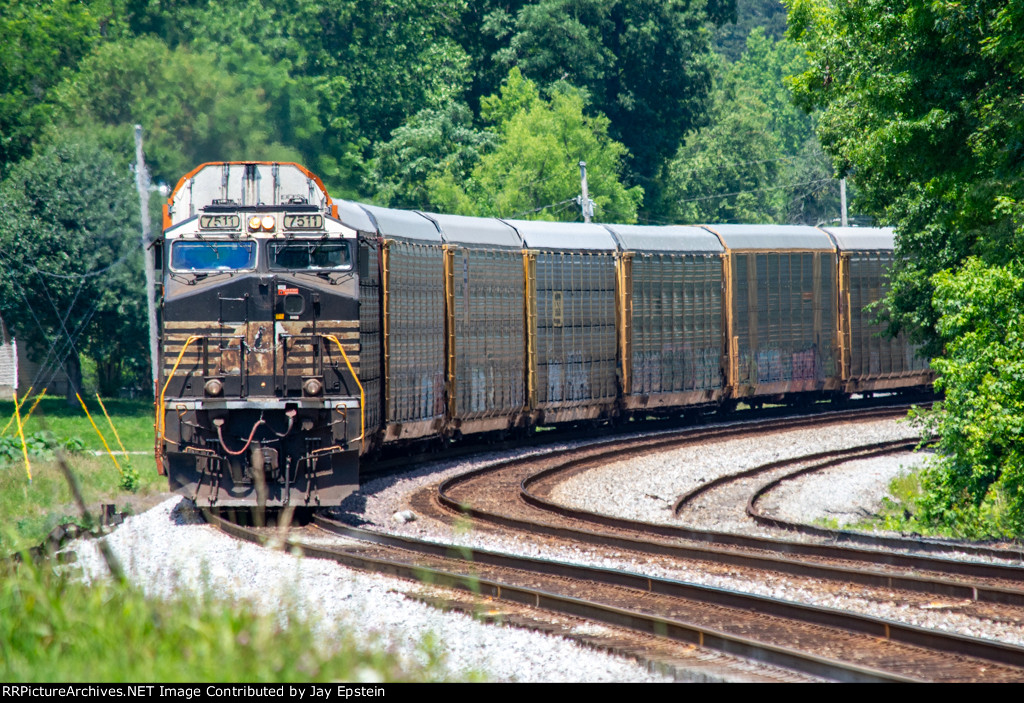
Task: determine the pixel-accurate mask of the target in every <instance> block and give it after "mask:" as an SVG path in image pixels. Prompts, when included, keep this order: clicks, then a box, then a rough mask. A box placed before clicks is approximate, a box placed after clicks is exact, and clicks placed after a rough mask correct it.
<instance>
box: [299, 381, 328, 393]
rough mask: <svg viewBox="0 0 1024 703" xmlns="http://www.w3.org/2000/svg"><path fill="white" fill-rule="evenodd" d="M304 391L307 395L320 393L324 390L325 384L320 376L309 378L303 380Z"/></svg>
mask: <svg viewBox="0 0 1024 703" xmlns="http://www.w3.org/2000/svg"><path fill="white" fill-rule="evenodd" d="M302 392H303V393H304V394H305V395H314V396H315V395H320V394H321V393H323V392H324V384H323V381H321V380H320V379H319V378H307V379H306V380H305V381H303V382H302Z"/></svg>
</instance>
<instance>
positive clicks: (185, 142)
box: [0, 0, 1024, 534]
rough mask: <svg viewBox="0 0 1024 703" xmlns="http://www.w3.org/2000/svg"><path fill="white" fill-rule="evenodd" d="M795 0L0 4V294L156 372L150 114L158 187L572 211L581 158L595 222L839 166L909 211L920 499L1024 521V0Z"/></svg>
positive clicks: (863, 194)
mask: <svg viewBox="0 0 1024 703" xmlns="http://www.w3.org/2000/svg"><path fill="white" fill-rule="evenodd" d="M787 5H788V14H787V7H784V6H783V5H782V4H781V3H780V2H779V0H479V1H473V2H470V0H274V1H266V0H54V1H53V2H47V3H39V2H29V1H28V0H22V1H18V0H0V35H2V36H3V37H4V41H3V43H2V44H0V179H2V180H0V264H2V267H0V314H2V315H3V318H4V320H5V322H6V323H7V324H8V325H9V326H10V327H11V328H12V329H14V330H16V331H17V334H18V335H19V338H20V339H23V340H24V341H25V343H27V344H29V345H30V346H31V347H32V348H33V349H34V350H35V352H36V353H37V354H38V355H39V356H40V357H54V358H58V359H63V360H64V363H65V365H66V366H67V367H68V370H69V372H70V373H71V374H72V375H73V376H77V375H79V374H80V373H81V366H80V362H81V361H84V362H85V365H86V366H87V367H88V368H89V369H90V373H94V374H95V381H96V383H98V385H99V386H100V388H101V390H102V391H104V392H106V393H112V392H116V391H117V389H118V388H121V387H123V386H126V385H127V386H136V387H139V388H145V387H147V386H148V383H149V381H147V380H146V377H147V375H148V374H147V368H148V365H147V361H146V359H147V355H148V348H147V345H146V336H145V330H144V328H143V325H142V321H143V320H145V314H144V308H145V303H144V298H143V295H142V292H141V291H142V274H141V247H140V241H139V217H140V216H139V206H138V199H137V197H136V196H135V193H134V174H133V173H132V171H131V164H132V162H133V155H134V144H133V126H134V125H135V124H141V125H142V126H143V129H144V134H145V149H146V159H147V163H148V166H149V169H150V171H151V174H152V178H153V181H154V183H155V185H154V188H157V187H159V186H160V185H161V184H163V185H167V184H170V185H173V184H174V183H175V182H176V181H177V179H178V178H179V177H180V176H181V175H182V174H183V173H185V172H186V171H187V170H189V169H191V168H192V167H194V166H195V165H197V164H199V163H201V162H204V161H211V160H228V159H252V160H291V161H298V162H301V163H303V164H305V165H307V166H308V167H309V168H310V169H312V170H313V171H314V172H316V173H317V174H318V175H320V176H321V177H322V178H323V179H324V181H325V182H326V184H327V185H328V187H329V190H330V191H331V193H332V194H333V195H334V196H336V197H344V198H351V199H358V200H362V201H367V202H373V203H377V204H382V205H390V206H394V207H403V208H420V209H426V210H435V211H444V212H453V213H463V214H472V215H495V216H503V217H527V218H544V219H561V220H575V219H579V218H580V215H579V208H578V207H577V206H576V205H575V203H574V202H573V198H574V197H575V196H576V195H577V194H578V192H579V173H578V168H577V164H578V162H579V161H580V160H584V161H586V162H587V164H588V175H589V186H590V194H591V197H592V198H593V199H594V201H595V204H596V219H597V220H598V221H606V222H609V221H616V222H639V223H649V224H661V223H698V222H775V223H807V224H817V223H821V222H829V221H833V220H834V219H835V218H836V217H838V181H837V180H836V179H837V178H838V177H846V178H847V179H848V183H849V193H850V197H851V201H852V204H853V209H854V211H855V212H857V213H858V214H861V215H864V216H867V217H870V218H873V219H874V221H876V222H879V223H883V224H891V225H895V226H896V227H897V228H898V231H899V234H900V236H899V244H898V246H899V250H900V254H901V263H900V265H899V267H898V268H897V271H896V272H895V274H894V279H893V283H894V286H893V293H892V295H891V296H890V300H889V305H888V306H887V307H885V308H884V309H882V310H880V311H879V314H880V315H881V316H882V317H883V318H884V319H886V320H887V321H888V322H889V326H890V328H891V330H892V331H898V330H905V331H907V332H909V333H910V334H912V335H914V336H915V337H916V338H917V339H919V340H921V341H924V342H926V343H927V345H928V351H929V353H930V354H932V355H933V356H934V357H935V359H936V361H935V368H936V369H937V370H938V371H939V373H940V375H941V376H940V387H941V388H942V389H943V390H944V391H945V393H946V401H945V404H944V405H943V406H942V407H941V408H940V409H939V410H938V411H936V412H934V413H932V414H931V415H930V416H929V422H931V423H932V424H933V426H934V427H935V428H936V429H937V430H939V431H940V433H941V436H942V446H941V449H942V452H941V453H940V460H939V461H937V462H936V463H935V465H934V467H933V470H932V472H931V473H930V478H929V481H930V490H931V494H930V495H931V496H932V498H931V502H930V503H927V505H926V506H925V508H926V510H925V512H924V513H923V519H927V520H929V521H932V522H936V521H937V522H941V523H944V524H948V525H960V526H963V525H970V527H969V528H965V529H967V531H968V532H970V531H973V533H977V534H981V533H991V532H993V531H995V532H998V533H1000V534H1005V533H1014V534H1020V533H1021V532H1024V469H1022V466H1024V442H1022V436H1021V435H1022V432H1024V339H1022V337H1021V335H1024V332H1022V330H1024V324H1022V323H1024V286H1022V285H1021V282H1020V281H1021V274H1022V273H1024V265H1022V263H1021V254H1022V251H1021V242H1022V241H1024V239H1022V237H1021V234H1022V226H1024V225H1022V219H1024V211H1022V209H1021V206H1020V197H1021V189H1022V183H1024V180H1022V178H1021V168H1022V166H1021V164H1022V163H1024V160H1022V159H1021V152H1022V151H1024V138H1022V135H1024V124H1022V120H1024V118H1022V115H1024V106H1022V105H1021V102H1022V98H1021V96H1022V95H1024V90H1022V88H1024V86H1022V85H1021V83H1022V81H1024V78H1022V76H1024V71H1022V70H1021V69H1022V68H1024V66H1022V65H1021V63H1022V61H1024V58H1022V57H1024V9H1022V8H1021V5H1020V3H1016V4H1014V3H1010V2H1007V1H1005V0H1004V1H1003V2H997V1H995V0H963V1H962V2H958V3H950V2H931V1H930V0H928V1H926V0H899V1H898V2H890V1H888V0H887V1H886V2H883V1H882V0H788V2H787ZM159 200H160V198H159V197H156V198H154V199H153V204H154V205H159ZM993 515H998V517H997V518H993V517H992V516H993ZM993 525H996V526H995V527H993ZM958 529H959V528H958Z"/></svg>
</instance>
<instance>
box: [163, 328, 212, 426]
mask: <svg viewBox="0 0 1024 703" xmlns="http://www.w3.org/2000/svg"><path fill="white" fill-rule="evenodd" d="M199 339H202V337H201V336H199V335H191V336H190V337H189V338H188V339H186V340H185V346H183V347H182V348H181V351H180V352H178V358H177V359H176V360H175V361H174V367H173V368H171V372H170V373H169V374H167V382H166V383H164V387H163V388H161V389H160V400H159V405H157V409H156V424H157V428H156V437H157V441H158V442H162V441H163V439H164V427H165V424H164V423H166V422H167V418H166V415H167V412H166V410H165V409H164V397H165V396H166V395H167V387H168V386H170V385H171V379H172V378H174V372H175V371H177V370H178V365H179V364H180V363H181V360H182V359H183V358H184V356H185V351H186V350H187V349H188V348H189V345H190V344H192V342H195V341H196V340H199Z"/></svg>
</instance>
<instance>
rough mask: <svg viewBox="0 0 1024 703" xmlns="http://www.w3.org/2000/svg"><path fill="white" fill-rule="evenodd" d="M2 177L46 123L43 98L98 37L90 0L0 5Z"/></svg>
mask: <svg viewBox="0 0 1024 703" xmlns="http://www.w3.org/2000/svg"><path fill="white" fill-rule="evenodd" d="M0 37H3V41H0V177H2V176H3V175H4V173H5V172H6V171H7V170H8V169H9V168H10V167H11V166H12V165H13V164H14V163H15V162H17V161H18V160H20V159H22V158H24V157H25V156H28V155H29V154H30V153H31V152H32V147H33V145H34V143H35V141H36V140H37V139H39V137H40V136H41V134H42V132H43V129H44V128H45V126H46V124H47V123H48V122H49V108H48V106H47V102H46V101H47V98H48V96H49V91H50V89H51V88H52V87H53V86H54V85H56V84H57V83H59V82H60V81H61V80H62V79H63V78H64V77H65V76H66V75H67V74H68V73H69V72H70V71H71V70H73V68H74V66H75V65H76V64H77V63H78V61H79V60H80V59H81V58H82V57H83V56H85V55H86V54H87V53H88V52H89V50H90V49H91V48H92V47H93V46H94V45H95V44H96V43H97V42H98V41H99V39H100V20H99V18H98V17H97V16H96V15H95V14H94V12H93V11H92V9H91V6H90V4H89V3H81V2H75V1H74V0H55V1H54V2H48V3H23V2H10V1H9V2H4V3H2V4H0Z"/></svg>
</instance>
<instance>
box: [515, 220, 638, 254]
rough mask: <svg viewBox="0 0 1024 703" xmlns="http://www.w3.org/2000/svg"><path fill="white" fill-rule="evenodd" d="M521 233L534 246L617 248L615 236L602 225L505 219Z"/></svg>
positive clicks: (600, 249) (572, 248)
mask: <svg viewBox="0 0 1024 703" xmlns="http://www.w3.org/2000/svg"><path fill="white" fill-rule="evenodd" d="M503 222H506V223H508V224H510V225H512V226H513V227H515V229H516V231H517V232H519V236H520V237H522V238H523V244H525V245H526V246H527V247H529V248H530V249H562V250H568V251H616V250H617V249H618V247H617V246H616V244H615V238H614V237H612V233H611V232H609V231H608V230H607V229H605V228H604V227H603V226H602V225H595V224H588V223H585V222H542V221H538V220H503Z"/></svg>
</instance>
